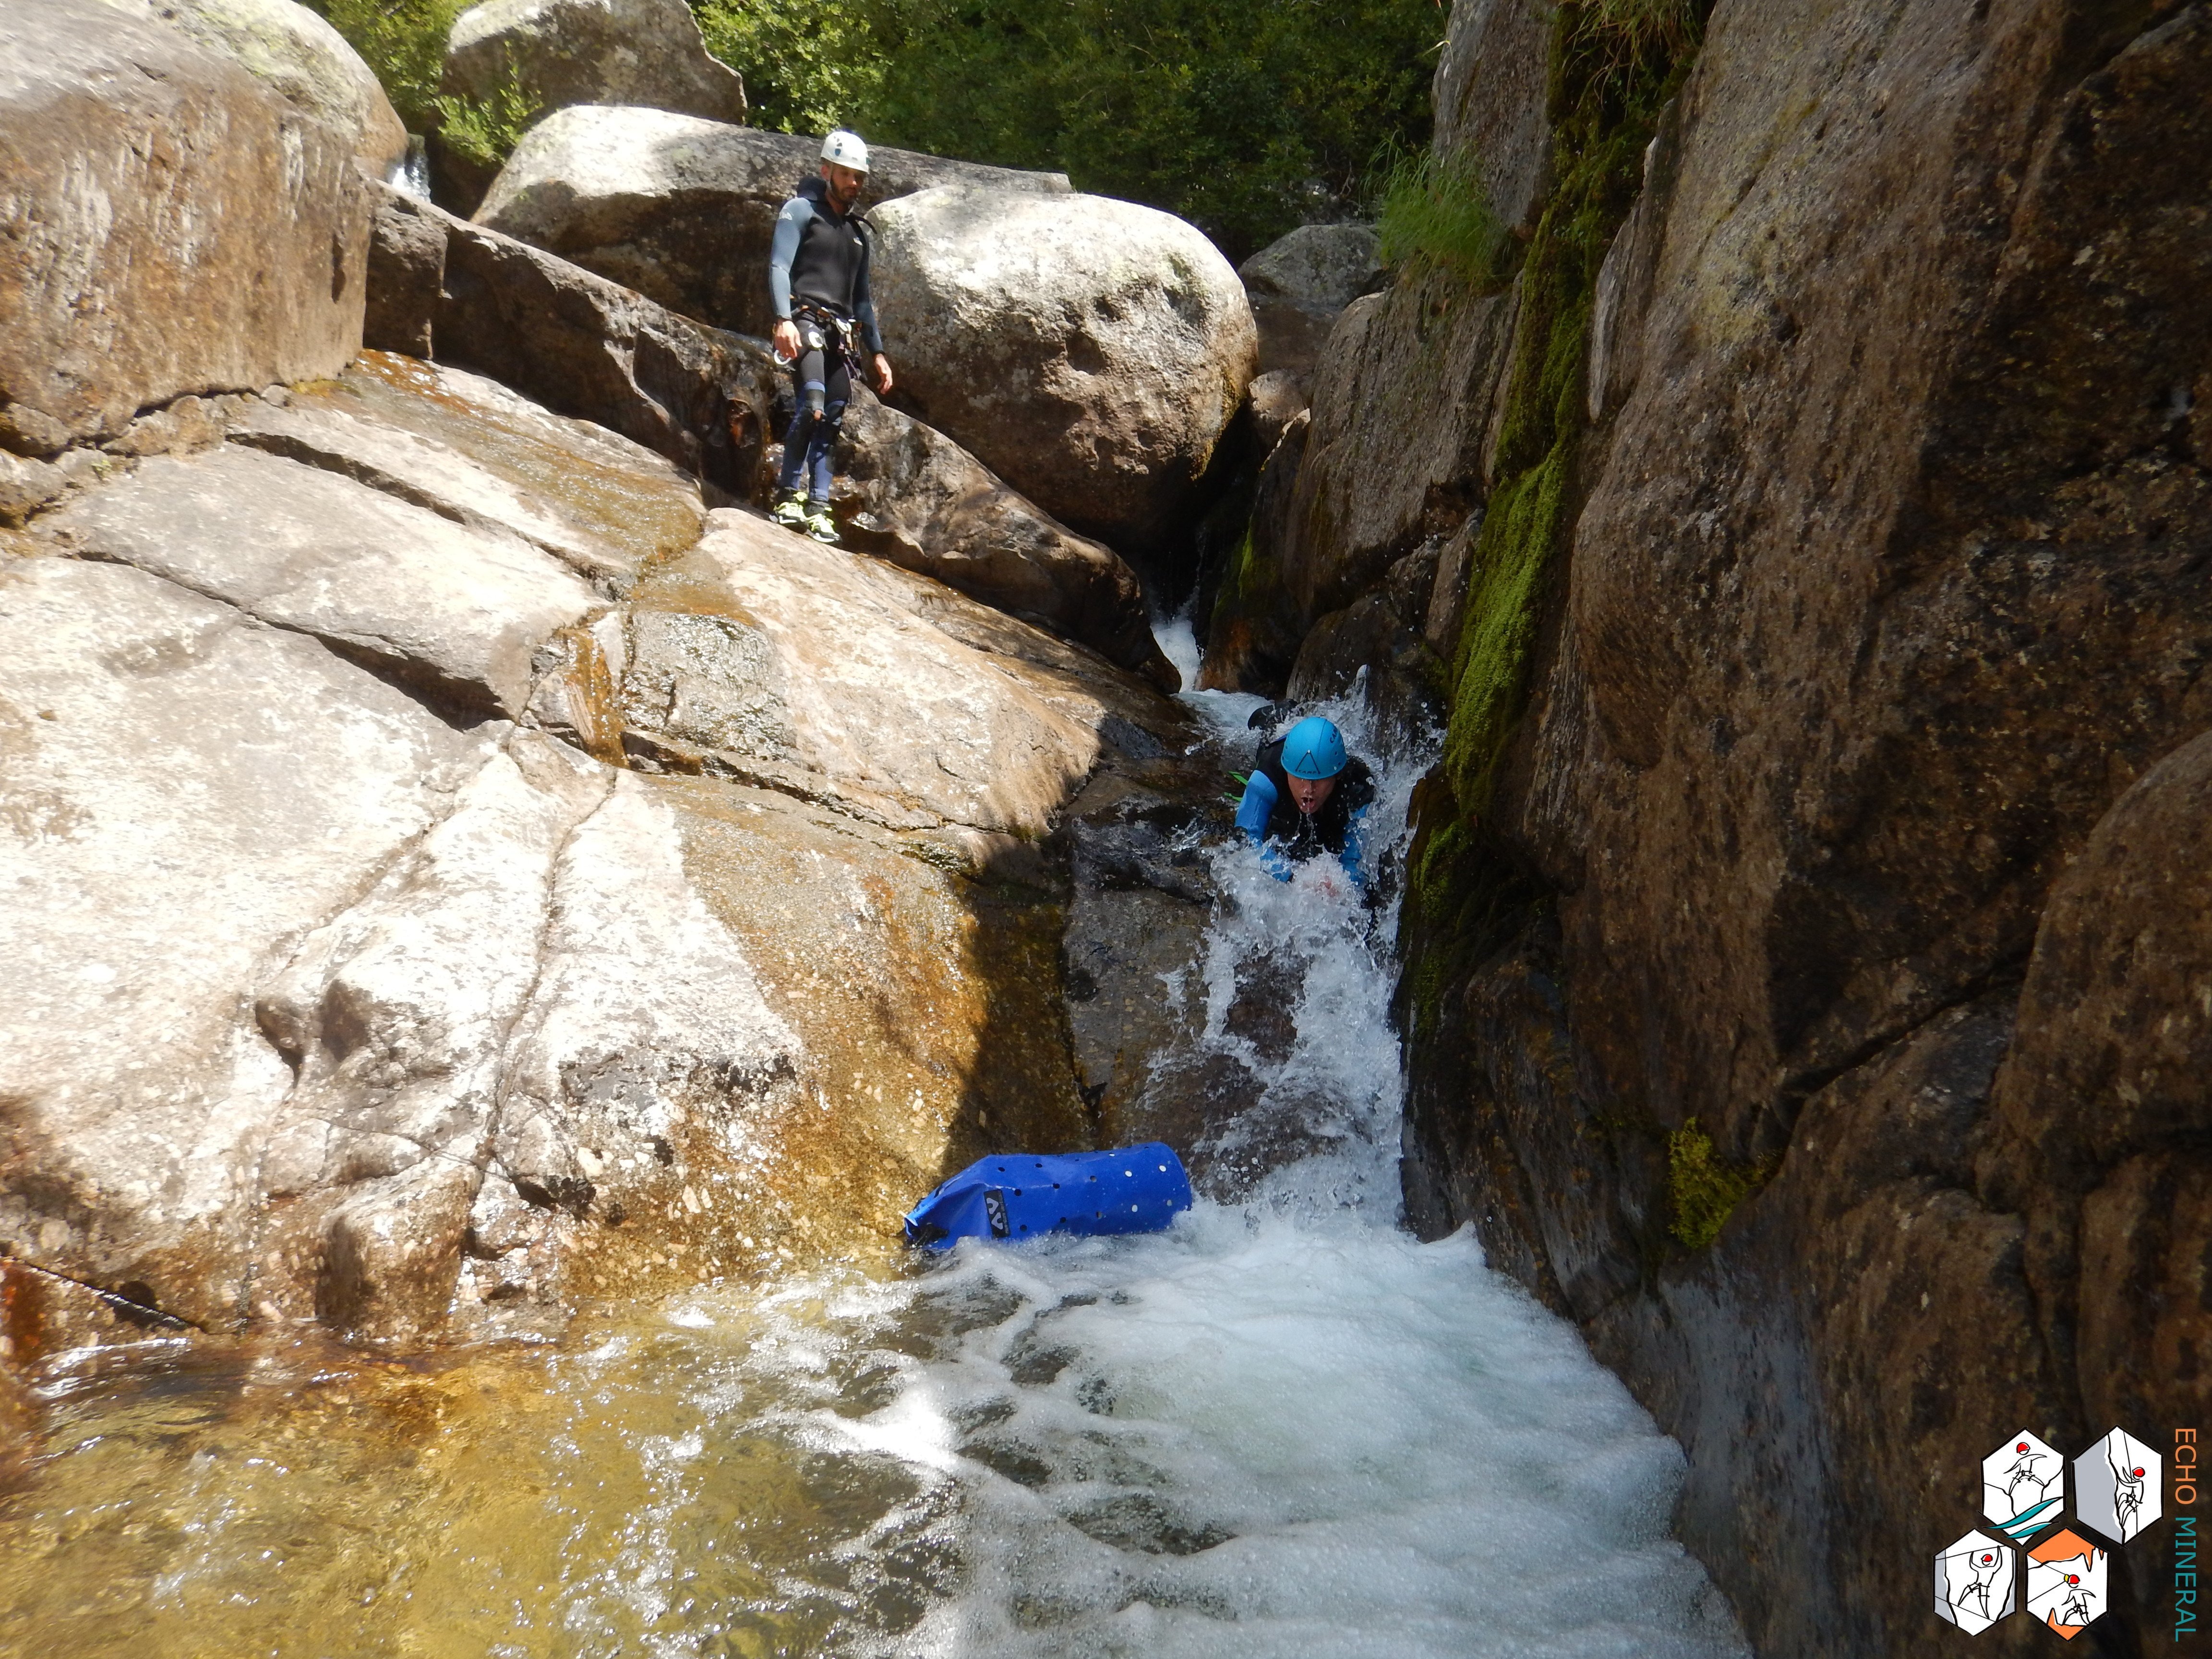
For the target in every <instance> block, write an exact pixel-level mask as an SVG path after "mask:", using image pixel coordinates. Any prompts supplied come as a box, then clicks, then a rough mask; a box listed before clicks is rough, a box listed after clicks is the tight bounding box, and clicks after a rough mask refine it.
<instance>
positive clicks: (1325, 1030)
mask: <svg viewBox="0 0 2212 1659" xmlns="http://www.w3.org/2000/svg"><path fill="white" fill-rule="evenodd" d="M1164 643H1165V644H1167V645H1168V646H1169V647H1170V653H1171V654H1175V655H1176V656H1177V657H1178V658H1179V659H1182V665H1184V667H1185V672H1186V678H1188V677H1189V669H1190V667H1191V666H1193V665H1194V659H1195V650H1194V648H1193V647H1191V646H1190V644H1189V641H1188V636H1187V629H1186V630H1185V634H1184V636H1183V637H1182V638H1177V637H1176V636H1175V635H1172V634H1170V635H1169V636H1168V637H1167V638H1166V639H1165V640H1164ZM1192 701H1193V702H1194V703H1195V704H1196V705H1197V706H1198V707H1199V708H1200V712H1201V713H1202V714H1204V715H1206V718H1207V720H1209V721H1210V722H1211V723H1212V725H1213V726H1215V728H1216V730H1217V731H1218V732H1221V733H1223V734H1227V733H1232V732H1241V731H1242V729H1243V724H1244V719H1245V716H1246V714H1247V713H1248V712H1249V710H1250V709H1251V708H1253V707H1255V705H1256V700H1255V699H1249V698H1244V699H1238V698H1229V697H1218V696H1196V697H1194V698H1193V699H1192ZM1339 712H1340V714H1343V717H1344V720H1345V723H1346V725H1347V726H1349V727H1350V728H1351V729H1352V730H1353V731H1354V732H1355V734H1357V733H1358V732H1359V730H1360V727H1359V724H1358V720H1357V718H1356V716H1354V715H1352V714H1350V713H1349V712H1348V711H1339ZM1372 758H1374V759H1376V761H1377V762H1378V771H1379V773H1380V775H1381V780H1382V784H1383V789H1382V799H1381V801H1380V802H1379V804H1378V806H1377V808H1376V811H1377V812H1378V814H1380V815H1382V816H1383V817H1385V818H1386V819H1387V820H1388V821H1389V823H1391V824H1393V825H1394V826H1397V825H1401V824H1402V821H1403V817H1404V811H1405V805H1406V798H1407V793H1408V792H1409V790H1410V787H1411V784H1412V781H1413V776H1414V775H1416V773H1417V771H1418V763H1419V757H1389V756H1372ZM1214 857H1215V863H1216V871H1217V874H1218V878H1219V879H1220V881H1221V883H1222V884H1223V885H1224V887H1225V890H1227V892H1228V894H1229V895H1230V896H1231V901H1232V902H1231V903H1228V904H1225V905H1223V906H1221V907H1220V908H1219V912H1218V919H1217V921H1215V923H1214V924H1213V926H1212V928H1211V930H1210V932H1209V933H1208V935H1207V937H1206V946H1205V951H1204V954H1203V956H1202V957H1201V958H1200V960H1198V961H1195V962H1194V963H1191V964H1190V965H1189V967H1188V970H1187V971H1186V972H1185V973H1184V974H1183V975H1182V976H1181V977H1180V978H1178V979H1174V980H1172V981H1171V982H1170V983H1168V984H1165V985H1164V986H1163V994H1166V995H1171V996H1182V997H1188V998H1192V999H1196V1000H1199V1001H1200V1002H1202V1004H1203V1006H1205V1008H1206V1014H1207V1018H1206V1025H1205V1032H1204V1035H1203V1036H1202V1037H1200V1039H1199V1040H1200V1042H1202V1043H1205V1044H1212V1045H1218V1046H1220V1047H1221V1048H1224V1049H1225V1050H1229V1051H1233V1052H1236V1053H1238V1054H1240V1055H1241V1056H1242V1057H1243V1059H1244V1060H1246V1061H1247V1062H1248V1063H1249V1064H1250V1065H1252V1066H1255V1068H1256V1069H1258V1070H1259V1072H1260V1074H1261V1078H1262V1079H1263V1080H1264V1082H1265V1085H1266V1089H1265V1092H1264V1094H1263V1095H1262V1097H1261V1099H1260V1101H1259V1102H1258V1103H1257V1104H1256V1105H1255V1107H1254V1108H1253V1109H1252V1110H1251V1111H1250V1113H1249V1114H1248V1115H1247V1118H1246V1120H1244V1121H1239V1122H1238V1123H1236V1124H1232V1125H1231V1126H1230V1127H1228V1128H1227V1129H1226V1130H1225V1132H1224V1133H1223V1134H1222V1136H1221V1137H1220V1142H1219V1144H1218V1145H1217V1146H1214V1147H1212V1148H1211V1149H1208V1150H1210V1151H1211V1152H1212V1153H1213V1154H1214V1155H1215V1156H1214V1159H1213V1162H1214V1164H1215V1165H1216V1167H1218V1168H1219V1169H1222V1170H1235V1169H1237V1168H1239V1167H1246V1168H1249V1167H1250V1165H1249V1163H1248V1164H1245V1165H1243V1166H1240V1164H1239V1161H1238V1159H1237V1156H1236V1154H1237V1151H1238V1149H1239V1148H1238V1142H1239V1138H1240V1137H1249V1138H1252V1139H1253V1140H1254V1144H1255V1145H1261V1144H1264V1145H1266V1146H1273V1147H1275V1148H1277V1149H1279V1148H1280V1147H1282V1146H1284V1145H1285V1144H1295V1145H1297V1146H1301V1147H1304V1148H1307V1149H1309V1155H1307V1156H1304V1157H1303V1158H1299V1159H1298V1160H1297V1161H1296V1162H1293V1163H1291V1164H1288V1165H1285V1166H1279V1167H1275V1168H1273V1169H1272V1170H1270V1171H1269V1172H1267V1173H1266V1174H1265V1175H1264V1176H1260V1177H1259V1178H1258V1179H1257V1180H1256V1182H1252V1181H1247V1182H1241V1183H1239V1184H1237V1185H1236V1186H1235V1187H1234V1190H1236V1191H1237V1193H1238V1194H1239V1196H1238V1197H1237V1199H1236V1200H1234V1201H1229V1200H1224V1199H1222V1198H1219V1197H1214V1198H1207V1197H1201V1198H1200V1201H1199V1203H1198V1205H1197V1207H1196V1208H1195V1209H1194V1211H1193V1212H1191V1213H1190V1214H1188V1215H1187V1216H1185V1217H1183V1218H1180V1219H1179V1220H1178V1221H1177V1223H1176V1225H1175V1227H1174V1228H1173V1229H1171V1230H1170V1231H1168V1232H1166V1233H1164V1234H1160V1235H1156V1236H1152V1237H1136V1238H1122V1239H1115V1240H1073V1239H1061V1240H1049V1241H1046V1242H1043V1243H1036V1244H1030V1245H1025V1246H1023V1247H1020V1248H1018V1249H1008V1248H1004V1247H989V1246H983V1245H979V1244H975V1243H969V1244H966V1245H963V1246H962V1247H961V1248H960V1249H958V1250H957V1251H955V1252H953V1253H951V1255H949V1256H948V1257H947V1258H945V1259H942V1260H939V1261H933V1262H929V1263H920V1262H916V1261H910V1260H908V1259H906V1258H904V1257H903V1256H902V1255H900V1254H899V1253H897V1252H896V1250H894V1249H892V1248H890V1247H889V1246H888V1245H887V1246H886V1248H885V1249H884V1253H883V1255H881V1257H880V1258H879V1259H877V1260H874V1261H866V1262H861V1263H855V1264H850V1265H848V1266H845V1267H837V1268H832V1269H823V1268H818V1267H817V1268H815V1269H811V1270H809V1271H805V1272H801V1273H794V1274H793V1275H791V1276H790V1277H788V1278H787V1279H783V1280H781V1282H778V1283H775V1284H772V1285H768V1286H766V1287H765V1288H763V1287H758V1286H754V1287H742V1288H741V1287H735V1286H730V1287H705V1288H701V1289H697V1290H695V1291H690V1292H687V1293H685V1294H684V1295H682V1296H680V1297H677V1298H675V1299H673V1300H672V1301H671V1302H670V1303H668V1304H665V1305H664V1306H660V1307H658V1308H654V1309H651V1310H644V1311H642V1312H641V1313H637V1314H634V1315H631V1316H626V1317H615V1318H611V1319H610V1320H608V1321H605V1322H602V1323H600V1324H599V1325H598V1326H597V1327H595V1328H593V1329H592V1331H591V1332H590V1333H589V1334H586V1335H583V1336H580V1337H579V1338H577V1339H575V1340H572V1341H571V1342H569V1343H568V1344H566V1345H556V1346H551V1347H549V1348H545V1349H539V1350H530V1349H520V1348H507V1349H500V1350H494V1351H489V1352H479V1353H476V1354H473V1355H468V1356H463V1357H460V1358H451V1357H449V1358H447V1359H446V1360H445V1361H443V1362H441V1363H439V1364H425V1365H422V1366H406V1365H380V1364H365V1363H363V1362H362V1361H361V1360H359V1359H358V1358H354V1357H349V1356H344V1355H342V1354H341V1353H339V1352H337V1350H335V1349H323V1348H314V1347H293V1348H283V1349H275V1350H266V1351H261V1352H252V1353H247V1352H239V1353H233V1354H228V1355H222V1356H217V1357H215V1358H208V1357H205V1356H201V1355H194V1354H191V1353H189V1352H184V1351H182V1350H179V1351H176V1352H170V1351H168V1350H165V1349H164V1348H162V1347H161V1345H158V1344H149V1345H148V1346H147V1347H146V1348H145V1349H144V1350H143V1351H142V1352H140V1353H139V1354H138V1355H137V1357H136V1358H135V1359H133V1360H131V1362H130V1363H128V1364H124V1365H123V1366H122V1368H121V1369H120V1370H119V1371H116V1372H114V1373H113V1374H112V1375H107V1376H89V1375H88V1376H81V1377H75V1378H72V1377H70V1376H67V1375H64V1376H61V1377H60V1378H58V1380H57V1382H56V1383H55V1386H54V1389H53V1393H54V1395H55V1405H54V1427H53V1431H52V1436H51V1438H50V1443H49V1444H50V1455H49V1456H48V1457H47V1458H46V1460H45V1461H44V1462H43V1463H42V1465H41V1466H40V1468H39V1469H38V1470H37V1471H36V1474H35V1478H34V1480H33V1483H32V1485H31V1486H30V1487H29V1489H28V1490H27V1491H26V1492H23V1493H21V1494H19V1495H18V1496H17V1497H16V1498H15V1499H13V1500H11V1501H10V1502H9V1504H8V1505H7V1507H5V1508H4V1509H0V1652H4V1653H7V1654H11V1655H12V1654H25V1655H28V1654H33V1653H36V1654H40V1655H76V1656H89V1655H107V1654H115V1655H122V1654H130V1655H132V1656H134V1659H137V1656H143V1655H146V1654H149V1653H160V1654H162V1655H165V1656H198V1655H207V1656H216V1655H221V1656H226V1659H228V1656H243V1655H247V1654H259V1653H268V1654H282V1655H284V1656H288V1659H289V1656H308V1655H325V1654H326V1655H331V1656H334V1659H335V1656H367V1655H392V1656H409V1659H413V1656H449V1655H450V1656H455V1659H459V1656H487V1655H489V1656H539V1655H544V1656H553V1655H563V1656H566V1655H577V1656H583V1655H591V1656H611V1655H617V1654H621V1655H652V1656H662V1655H668V1656H675V1655H718V1656H719V1655H745V1656H764V1655H769V1654H792V1655H806V1654H854V1655H865V1654H883V1655H899V1656H922V1655H945V1656H955V1655H957V1656H961V1659H971V1656H973V1659H981V1656H994V1655H1006V1656H1031V1655H1035V1656H1047V1655H1050V1656H1088V1655H1109V1654H1114V1655H1120V1654H1127V1655H1133V1656H1139V1655H1141V1656H1163V1659H1164V1656H1177V1655H1193V1656H1199V1655H1203V1656H1208V1659H1224V1656H1237V1655H1253V1656H1290V1655H1297V1656H1311V1659H1328V1656H1364V1655H1370V1654H1371V1655H1376V1656H1389V1659H1417V1656H1425V1655H1439V1656H1442V1655H1454V1656H1472V1655H1488V1654H1498V1655H1505V1654H1511V1655H1528V1656H1538V1655H1541V1656H1553V1655H1557V1656H1611V1655H1621V1656H1628V1655H1636V1656H1646V1659H1652V1656H1672V1655H1682V1656H1690V1655H1719V1654H1732V1653H1738V1652H1741V1651H1742V1647H1741V1640H1740V1638H1738V1637H1737V1636H1736V1634H1735V1629H1734V1626H1733V1623H1732V1621H1731V1620H1730V1619H1729V1615H1728V1613H1727V1611H1726V1609H1725V1607H1724V1606H1723V1605H1722V1604H1721V1602H1720V1601H1719V1598H1718V1597H1717V1595H1714V1594H1713V1592H1712V1591H1711V1588H1710V1586H1709V1584H1708V1583H1707V1581H1706V1579H1705V1574H1704V1572H1703V1571H1702V1570H1701V1569H1700V1568H1699V1566H1698V1565H1697V1564H1696V1563H1695V1562H1694V1561H1692V1560H1691V1559H1689V1558H1688V1557H1687V1556H1686V1555H1685V1554H1684V1553H1683V1552H1682V1550H1681V1549H1680V1547H1679V1546H1677V1545H1675V1544H1674V1543H1673V1542H1671V1541H1669V1540H1668V1537H1667V1535H1666V1528H1667V1520H1668V1511H1669V1509H1670V1506H1671V1504H1672V1501H1673V1498H1674V1492H1675V1489H1676V1486H1677V1485H1678V1483H1679V1480H1680V1453H1679V1451H1678V1450H1677V1449H1676V1448H1675V1447H1674V1443H1672V1442H1671V1441H1669V1440H1668V1439H1666V1438H1665V1437H1662V1436H1661V1435H1660V1434H1658V1433H1657V1431H1656V1430H1655V1429H1654V1427H1653V1426H1652V1425H1651V1423H1650V1419H1648V1418H1647V1417H1646V1416H1645V1415H1644V1413H1643V1412H1642V1411H1641V1410H1639V1409H1638V1407H1637V1406H1636V1405H1635V1404H1634V1402H1633V1401H1632V1400H1630V1398H1629V1397H1628V1395H1627V1394H1626V1391H1625V1390H1624V1389H1622V1388H1621V1386H1620V1383H1618V1382H1617V1381H1616V1380H1615V1379H1614V1378H1613V1377H1612V1376H1610V1375H1609V1374H1607V1372H1605V1371H1604V1370H1601V1369H1600V1368H1599V1367H1598V1366H1597V1365H1596V1364H1594V1363H1593V1362H1592V1361H1591V1360H1590V1358H1589V1356H1588V1354H1587V1353H1586V1352H1584V1350H1583V1346H1582V1345H1581V1342H1580V1340H1579V1339H1578V1338H1577V1336H1576V1334H1574V1332H1573V1331H1572V1330H1571V1328H1568V1327H1567V1326H1565V1324H1563V1323H1562V1322H1559V1320H1557V1319H1555V1318H1554V1317H1553V1316H1551V1315H1549V1314H1548V1313H1547V1312H1545V1311H1544V1310H1542V1309H1541V1308H1540V1307H1539V1306H1537V1305H1536V1304H1534V1302H1532V1301H1531V1300H1529V1298H1528V1297H1526V1296H1525V1295H1523V1294H1522V1292H1520V1291H1518V1290H1517V1289H1516V1288H1515V1287H1513V1286H1511V1285H1509V1284H1508V1283H1507V1282H1506V1281H1504V1280H1503V1279H1500V1278H1499V1277H1498V1276H1497V1275H1496V1274H1493V1273H1491V1272H1489V1271H1488V1270H1487V1269H1486V1267H1484V1265H1483V1262H1482V1257H1481V1253H1480V1250H1479V1249H1478V1248H1477V1247H1476V1246H1475V1244H1474V1242H1473V1241H1472V1239H1471V1238H1470V1237H1467V1236H1465V1235H1462V1236H1460V1237H1455V1238H1450V1239H1446V1240H1443V1241H1442V1242H1440V1243H1429V1244H1423V1243H1417V1242H1415V1241H1414V1240H1413V1238H1412V1237H1409V1236H1408V1235H1407V1234H1406V1233H1405V1232H1404V1231H1401V1229H1400V1227H1399V1226H1398V1225H1397V1212H1398V1185H1397V1175H1396V1164H1395V1160H1396V1157H1397V1136H1398V1118H1399V1110H1400V1083H1399V1058H1398V1044H1397V1039H1396V1037H1395V1035H1394V1033H1393V1032H1392V1030H1391V1029H1390V1026H1389V1020H1388V1018H1387V1005H1388V1000H1389V962H1388V954H1387V950H1386V949H1385V948H1384V944H1383V942H1384V941H1386V940H1387V939H1388V938H1389V923H1390V919H1389V916H1388V915H1379V916H1378V915H1374V914H1371V913H1370V911H1369V910H1367V909H1366V908H1364V907H1363V906H1362V905H1361V903H1360V902H1358V896H1356V895H1355V894H1354V893H1352V890H1350V888H1349V886H1348V884H1345V883H1344V882H1343V881H1342V880H1341V878H1334V877H1333V876H1332V874H1331V872H1329V871H1328V870H1326V869H1323V868H1321V867H1319V866H1308V867H1307V868H1306V869H1304V870H1303V871H1301V872H1300V873H1299V875H1298V877H1297V879H1296V880H1294V881H1293V882H1291V883H1289V884H1282V883H1278V882H1276V881H1274V880H1273V879H1272V878H1267V876H1265V875H1264V873H1262V872H1261V871H1260V870H1259V869H1258V867H1257V865H1256V863H1255V861H1254V860H1252V859H1251V858H1250V856H1249V854H1247V853H1245V852H1243V850H1242V849H1239V848H1233V847H1231V848H1223V849H1221V850H1219V851H1218V853H1216V854H1215V855H1214ZM1262 957H1268V958H1271V959H1273V960H1274V961H1276V962H1278V963H1280V962H1282V961H1283V960H1285V958H1287V959H1289V960H1290V961H1291V963H1292V965H1293V967H1294V968H1295V970H1296V971H1295V972H1293V973H1291V975H1289V976H1288V977H1287V978H1286V979H1285V980H1284V981H1283V982H1284V983H1285V984H1286V985H1287V986H1289V987H1291V989H1290V990H1288V991H1287V992H1286V993H1285V994H1286V995H1289V996H1292V997H1294V998H1295V999H1296V1003H1297V1006H1296V1009H1295V1037H1294V1039H1293V1040H1292V1041H1291V1043H1290V1045H1289V1048H1288V1052H1287V1054H1278V1055H1277V1057H1276V1058H1274V1059H1273V1060H1263V1059H1261V1057H1259V1056H1258V1055H1257V1054H1256V1052H1255V1051H1254V1050H1253V1049H1252V1048H1251V1045H1250V1044H1249V1042H1246V1041H1245V1039H1243V1038H1241V1037H1238V1036H1235V1035H1232V1034H1231V1031H1230V1030H1229V1029H1228V1026H1227V1024H1226V1018H1227V1011H1228V1009H1229V1006H1230V1004H1231V999H1232V997H1233V995H1234V994H1235V990H1236V983H1237V974H1238V971H1239V969H1240V966H1243V965H1245V964H1249V963H1252V962H1255V961H1256V960H1259V959H1261V958H1262ZM1286 1133H1288V1134H1289V1136H1290V1139H1289V1140H1287V1141H1286V1139H1285V1135H1286ZM1219 1190H1227V1188H1221V1187H1219V1186H1218V1185H1217V1191H1219ZM103 1363H104V1364H110V1365H112V1364H113V1363H114V1362H112V1360H111V1361H106V1362H103Z"/></svg>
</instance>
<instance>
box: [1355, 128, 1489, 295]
mask: <svg viewBox="0 0 2212 1659" xmlns="http://www.w3.org/2000/svg"><path fill="white" fill-rule="evenodd" d="M1376 194H1377V201H1376V213H1375V218H1376V228H1377V229H1378V230H1379V231H1380V232H1381V233H1382V238H1383V264H1386V265H1390V266H1393V267H1397V268H1402V269H1404V270H1407V271H1410V272H1416V273H1418V272H1419V271H1421V270H1445V271H1449V272H1450V273H1451V274H1452V275H1454V276H1458V277H1461V278H1462V279H1463V280H1465V281H1467V282H1468V283H1473V284H1474V285H1475V286H1477V287H1480V288H1489V287H1493V286H1495V285H1496V284H1497V283H1498V282H1499V281H1500V280H1501V279H1502V277H1503V276H1504V271H1503V270H1501V269H1500V266H1501V263H1502V262H1503V261H1504V256H1505V255H1506V253H1507V252H1508V243H1507V240H1506V234H1505V227H1504V225H1502V224H1500V223H1499V222H1498V215H1497V213H1496V212H1495V211H1493V210H1492V208H1491V205H1490V197H1489V196H1488V195H1487V194H1486V192H1485V191H1484V190H1483V187H1482V180H1481V179H1480V177H1479V176H1478V174H1477V173H1476V170H1475V167H1474V158H1473V157H1472V156H1454V157H1450V158H1444V157H1440V156H1437V155H1435V154H1433V153H1432V152H1431V151H1428V150H1422V151H1420V152H1419V153H1418V154H1413V155H1408V154H1406V153H1405V152H1403V151H1397V152H1395V154H1393V155H1389V156H1388V157H1387V158H1386V165H1385V167H1384V168H1383V183H1382V186H1381V189H1380V190H1379V191H1377V193H1376Z"/></svg>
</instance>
